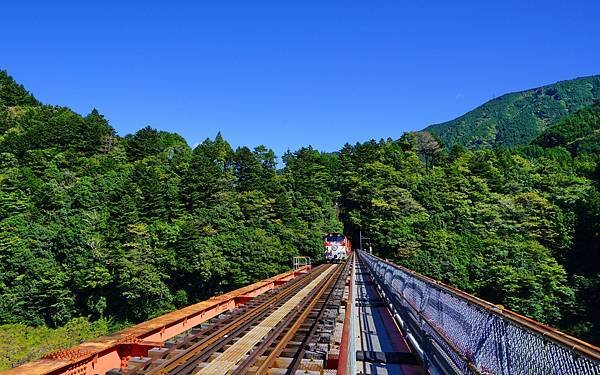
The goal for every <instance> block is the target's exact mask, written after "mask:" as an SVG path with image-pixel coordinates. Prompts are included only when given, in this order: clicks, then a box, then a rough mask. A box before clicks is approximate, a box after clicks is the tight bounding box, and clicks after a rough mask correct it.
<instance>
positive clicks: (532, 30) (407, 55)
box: [0, 0, 600, 155]
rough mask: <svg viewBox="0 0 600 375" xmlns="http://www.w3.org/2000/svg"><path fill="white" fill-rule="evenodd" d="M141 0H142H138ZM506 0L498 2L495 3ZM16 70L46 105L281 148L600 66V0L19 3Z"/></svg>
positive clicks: (396, 129) (325, 143)
mask: <svg viewBox="0 0 600 375" xmlns="http://www.w3.org/2000/svg"><path fill="white" fill-rule="evenodd" d="M125 3H127V4H125ZM492 3H493V4H492ZM1 9H2V21H1V22H0V32H1V35H2V36H3V38H2V48H1V49H0V68H2V69H7V70H8V71H9V73H10V74H11V75H12V76H13V77H15V78H16V79H17V80H18V81H19V82H21V83H23V84H24V85H25V86H26V87H27V88H28V89H29V90H30V91H32V92H33V93H34V94H35V95H36V97H37V98H38V99H40V100H42V101H43V102H45V103H49V104H59V105H65V106H68V107H71V108H73V109H74V110H76V111H77V112H79V113H82V114H86V113H88V112H89V111H90V110H91V108H93V107H96V108H98V109H99V110H100V112H101V113H103V114H104V115H105V116H106V117H107V118H108V119H109V121H110V123H111V124H112V125H113V126H114V127H115V128H116V129H117V131H118V132H119V134H121V135H125V134H127V133H131V132H134V131H136V130H138V129H140V128H141V127H143V126H145V125H151V126H153V127H156V128H158V129H162V130H168V131H173V132H177V133H179V134H181V135H183V136H184V137H185V138H186V139H187V140H188V143H190V145H194V144H195V143H197V142H199V141H202V140H203V139H205V138H206V137H208V136H211V137H212V136H214V135H215V134H216V133H217V131H219V130H220V131H222V133H223V135H224V136H225V138H226V139H227V140H228V141H229V142H230V143H231V144H232V145H233V146H234V147H236V146H239V145H248V146H256V145H259V144H265V145H267V146H269V147H271V148H273V149H274V150H275V151H276V153H277V154H278V155H281V154H282V153H283V152H284V151H285V150H287V149H288V148H289V149H292V150H294V149H297V148H299V147H301V146H305V145H309V144H311V145H313V146H314V147H317V148H319V149H321V150H326V151H332V150H336V149H339V148H340V147H341V146H342V145H343V144H344V143H346V142H350V143H353V142H356V141H363V140H368V139H370V138H376V139H378V138H381V137H388V136H389V137H393V138H397V137H399V136H400V135H401V134H402V132H404V131H407V130H418V129H422V128H423V127H425V126H426V125H428V124H431V123H436V122H441V121H445V120H450V119H452V118H454V117H457V116H459V115H461V114H463V113H464V112H466V111H468V110H470V109H472V108H474V107H476V106H478V105H479V104H481V103H483V102H485V101H486V100H489V99H491V98H492V97H493V96H498V95H501V94H503V93H506V92H510V91H516V90H523V89H527V88H531V87H535V86H540V85H543V84H547V83H552V82H555V81H558V80H564V79H570V78H574V77H577V76H585V75H592V74H598V73H600V48H599V46H600V29H599V28H598V22H600V21H599V20H600V19H599V18H598V15H599V14H600V1H596V0H588V1H579V0H574V1H554V0H549V1H525V0H519V1H514V0H510V1H494V2H492V1H481V0H480V1H418V0H413V1H402V0H393V1H377V0H372V1H350V0H345V1H327V0H320V1H310V0H302V1H286V0H277V1H261V0H254V1H249V0H240V1H225V0H223V1H221V0H212V1H188V2H184V1H164V2H152V1H137V2H134V1H119V2H116V1H115V2H113V1H72V2H61V1H11V2H4V3H3V4H2V6H1Z"/></svg>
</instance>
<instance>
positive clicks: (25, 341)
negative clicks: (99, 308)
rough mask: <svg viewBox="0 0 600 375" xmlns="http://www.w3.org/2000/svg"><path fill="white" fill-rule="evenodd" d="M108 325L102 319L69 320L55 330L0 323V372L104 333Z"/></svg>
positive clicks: (107, 329)
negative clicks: (92, 320) (90, 320)
mask: <svg viewBox="0 0 600 375" xmlns="http://www.w3.org/2000/svg"><path fill="white" fill-rule="evenodd" d="M111 328H113V327H111V324H110V323H109V322H108V321H107V320H105V319H100V320H97V321H95V322H93V323H90V322H89V321H88V320H86V319H85V318H76V319H72V320H70V321H69V322H67V324H65V325H64V326H62V327H60V328H57V329H52V328H48V327H44V326H41V327H31V326H27V325H25V324H5V325H0V371H3V370H8V369H10V368H11V367H15V366H18V365H20V364H23V363H25V362H27V361H30V360H33V359H36V358H39V357H40V356H42V355H44V354H46V353H48V352H51V351H54V350H57V349H63V348H68V347H71V346H73V345H76V344H79V343H81V342H83V341H85V340H89V339H91V338H93V337H97V336H100V335H105V334H107V333H108V332H109V331H110V330H111Z"/></svg>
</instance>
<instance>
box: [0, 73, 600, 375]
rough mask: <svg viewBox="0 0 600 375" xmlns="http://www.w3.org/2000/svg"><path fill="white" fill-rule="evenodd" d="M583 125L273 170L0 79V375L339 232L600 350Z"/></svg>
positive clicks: (418, 142) (591, 191)
mask: <svg viewBox="0 0 600 375" xmlns="http://www.w3.org/2000/svg"><path fill="white" fill-rule="evenodd" d="M564 100H567V98H566V97H565V98H564ZM597 115H598V108H597V104H596V105H595V106H592V107H589V108H587V109H583V110H581V111H579V112H577V113H575V114H573V115H571V116H569V117H567V118H565V119H564V120H562V122H560V123H559V125H557V127H556V128H554V129H555V130H556V131H557V132H558V133H556V134H559V135H556V134H554V133H553V135H548V134H547V135H545V136H542V137H540V138H538V139H537V140H536V141H535V144H532V145H529V146H523V147H519V148H512V149H508V148H496V149H494V150H468V149H466V148H464V147H462V146H459V145H455V146H454V147H452V148H451V149H446V148H444V147H442V145H440V144H439V143H438V142H437V140H436V139H435V137H433V136H431V134H429V133H426V132H419V133H407V134H405V135H404V136H402V137H401V138H400V139H398V140H393V139H387V140H381V141H368V142H364V143H357V144H355V145H346V146H344V147H343V148H342V149H341V150H340V151H339V152H336V153H331V154H327V153H321V152H319V151H317V150H314V149H312V148H311V147H306V148H302V149H300V150H298V151H295V152H289V153H287V154H286V155H284V156H283V162H284V166H283V167H282V168H279V169H278V168H277V163H276V156H275V155H274V153H273V152H272V151H271V150H269V149H268V148H266V147H263V146H260V147H257V148H255V149H253V150H251V149H248V148H246V147H241V148H238V149H236V150H233V149H232V148H231V146H230V145H229V144H228V143H227V141H226V140H225V139H224V138H223V137H222V136H221V135H217V136H216V137H215V138H211V139H207V140H206V141H204V142H203V143H202V144H200V145H198V146H197V147H196V148H194V149H191V148H190V147H189V146H188V145H187V143H186V142H185V140H184V139H183V138H182V137H180V136H179V135H177V134H173V133H167V132H162V131H158V130H155V129H152V128H149V127H147V128H144V129H141V130H140V131H138V132H136V133H135V134H131V135H127V136H125V137H120V136H119V135H117V134H116V133H115V131H114V129H113V128H112V127H111V126H110V125H109V123H108V122H107V120H106V119H104V117H103V116H102V115H101V114H100V113H99V112H98V111H96V110H94V111H92V112H91V113H90V114H89V115H87V116H80V115H78V114H76V113H74V112H73V111H71V110H69V109H68V108H64V107H56V106H49V105H44V104H41V103H39V102H38V101H36V100H35V99H34V97H33V96H31V95H30V94H29V93H27V92H26V91H25V90H24V89H23V88H22V87H20V86H19V85H17V84H15V83H14V81H13V80H12V79H11V78H10V77H9V76H8V75H7V74H6V73H5V72H1V73H0V132H1V134H0V169H1V170H0V353H2V355H0V369H1V368H3V367H4V368H5V367H9V366H14V365H16V364H18V363H19V362H22V361H24V360H27V359H30V358H33V357H36V356H39V355H41V354H43V353H44V352H46V351H48V350H51V349H54V348H56V347H60V346H67V345H70V344H73V343H74V342H75V341H77V340H83V339H86V338H88V337H90V336H93V335H95V334H101V333H105V332H107V331H108V330H110V329H111V327H116V326H119V325H122V324H127V323H133V322H138V321H142V320H145V319H147V318H149V317H151V316H155V315H158V314H160V313H163V312H165V311H168V310H171V309H174V308H177V307H182V306H185V305H187V304H190V303H193V302H195V301H198V300H201V299H205V298H206V297H208V296H210V295H213V294H216V293H220V292H223V291H226V290H230V289H233V288H237V287H239V286H241V285H245V284H247V283H250V282H252V281H254V280H258V279H262V278H265V277H267V276H270V275H272V274H275V273H278V272H281V271H283V270H285V269H288V268H289V267H290V265H291V258H292V257H293V256H294V255H296V254H305V255H309V256H311V257H313V258H315V259H319V258H320V257H321V252H322V249H321V246H322V245H321V240H322V237H321V236H322V235H323V234H324V233H325V232H327V231H331V230H339V231H341V230H342V228H345V231H346V233H348V234H350V235H354V236H356V234H357V232H358V230H362V231H363V233H365V234H366V235H367V236H368V237H369V238H370V242H371V245H372V246H373V249H374V250H375V251H376V252H378V253H379V254H380V255H382V256H384V257H387V258H389V259H392V260H394V261H396V262H399V263H401V264H404V265H407V266H409V267H411V268H413V269H415V270H417V271H419V272H423V273H425V274H427V275H429V276H432V277H434V278H437V279H440V280H442V281H444V282H447V283H449V284H451V285H454V286H456V287H458V288H461V289H464V290H465V291H467V292H470V293H474V294H476V295H479V296H481V297H483V298H485V299H488V300H490V301H492V302H494V303H497V304H503V305H505V306H507V307H509V308H511V309H514V310H516V311H518V312H520V313H522V314H525V315H528V316H530V317H532V318H534V319H537V320H540V321H542V322H545V323H548V324H551V325H553V326H557V327H559V328H561V329H564V330H567V331H568V332H570V333H573V334H575V335H577V336H579V337H581V338H583V339H586V340H591V341H593V342H595V343H600V259H599V257H600V248H599V246H600V238H599V231H600V193H599V192H598V186H599V183H600V181H599V177H598V176H599V171H600V167H599V165H600V164H599V163H600V155H599V154H598V150H597V148H595V147H592V146H594V145H596V146H597V144H595V143H594V142H595V141H591V143H590V142H587V140H588V139H592V138H590V137H595V135H596V134H597V129H598V127H597V124H598V123H597V121H596V119H597V118H598V117H597ZM590 129H591V130H590ZM584 141H585V142H584ZM577 142H580V143H577ZM584 143H585V144H586V145H587V146H585V147H583V146H581V147H580V146H577V147H575V148H574V146H573V145H575V144H578V145H579V144H584ZM355 242H356V241H355ZM81 317H82V318H81ZM91 322H93V323H91ZM65 324H66V326H65ZM25 326H28V327H29V328H25ZM34 327H37V328H34ZM57 327H62V328H57ZM50 328H57V330H55V331H52V330H51V329H50ZM73 332H79V333H80V334H79V335H78V336H77V335H74V334H73ZM3 345H4V346H3Z"/></svg>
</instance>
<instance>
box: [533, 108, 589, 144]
mask: <svg viewBox="0 0 600 375" xmlns="http://www.w3.org/2000/svg"><path fill="white" fill-rule="evenodd" d="M533 143H534V144H538V145H540V146H543V147H555V146H564V147H567V148H568V149H569V150H570V151H571V152H573V153H574V154H577V153H579V152H588V153H590V154H600V101H596V102H594V104H592V105H591V106H589V107H585V108H582V109H580V110H578V111H577V112H575V113H573V114H571V115H568V116H565V117H564V118H563V119H562V120H560V121H559V123H558V124H556V125H555V126H553V127H551V128H550V129H548V130H546V131H545V132H543V133H542V134H541V135H539V136H538V137H537V138H536V139H534V140H533Z"/></svg>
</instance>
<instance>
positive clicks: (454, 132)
mask: <svg viewBox="0 0 600 375" xmlns="http://www.w3.org/2000/svg"><path fill="white" fill-rule="evenodd" d="M599 98H600V75H595V76H590V77H582V78H576V79H572V80H568V81H561V82H557V83H554V84H551V85H547V86H542V87H539V88H535V89H531V90H526V91H521V92H514V93H510V94H505V95H502V96H500V97H498V98H495V99H493V100H490V101H488V102H486V103H484V104H483V105H481V106H479V107H477V108H475V109H474V110H472V111H470V112H467V113H466V114H464V115H462V116H460V117H458V118H456V119H454V120H451V121H448V122H444V123H441V124H435V125H430V126H428V127H427V128H425V129H424V130H425V131H428V132H431V133H433V134H435V135H437V136H438V137H439V138H440V139H441V140H442V141H443V142H444V143H445V144H446V146H452V145H453V144H457V143H458V144H462V145H463V146H467V147H470V148H490V147H493V146H495V145H501V146H513V145H519V144H527V143H529V142H531V141H532V140H533V139H534V138H536V137H537V136H538V135H540V134H541V133H542V132H543V131H544V130H546V129H547V128H549V127H551V126H553V125H555V124H556V123H557V122H558V121H559V120H560V119H561V118H562V117H564V116H565V115H567V114H569V113H573V112H575V111H577V110H578V109H580V108H582V107H584V106H588V105H591V104H592V103H593V101H594V100H596V99H599Z"/></svg>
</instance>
